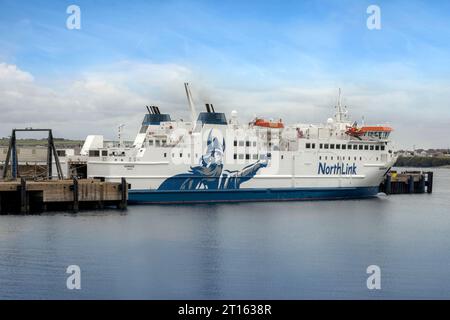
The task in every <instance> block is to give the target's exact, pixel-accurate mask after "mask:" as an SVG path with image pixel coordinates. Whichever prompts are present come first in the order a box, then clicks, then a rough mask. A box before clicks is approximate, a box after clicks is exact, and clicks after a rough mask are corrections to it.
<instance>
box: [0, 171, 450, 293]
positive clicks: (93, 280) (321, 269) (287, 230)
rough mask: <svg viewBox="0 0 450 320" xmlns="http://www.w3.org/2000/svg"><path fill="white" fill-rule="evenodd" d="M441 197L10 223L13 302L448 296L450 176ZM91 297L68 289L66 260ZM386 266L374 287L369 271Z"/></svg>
mask: <svg viewBox="0 0 450 320" xmlns="http://www.w3.org/2000/svg"><path fill="white" fill-rule="evenodd" d="M434 190H435V192H434V193H433V194H432V195H428V194H425V195H413V196H410V195H401V196H390V197H380V198H376V199H370V200H358V201H327V202H297V203H295V202H292V203H252V204H233V205H230V204H226V205H195V206H193V205H191V206H135V207H130V208H129V209H128V211H127V212H126V213H120V212H118V211H103V212H100V213H99V212H87V213H82V214H78V215H71V214H61V213H60V214H53V215H43V216H25V217H24V216H0V298H3V299H5V298H6V299H22V298H32V299H47V298H57V299H78V298H88V299H91V298H102V299H103V298H113V299H116V298H117V299H122V298H126V299H128V298H138V299H259V298H261V299H304V298H332V299H333V298H390V299H391V298H447V299H448V298H450V211H449V208H450V197H449V196H450V169H437V170H435V188H434ZM72 264H76V265H79V266H80V268H81V286H82V288H81V290H78V291H77V290H74V291H70V290H67V289H66V277H67V276H68V275H67V274H66V273H65V271H66V268H67V266H68V265H72ZM372 264H376V265H379V266H380V267H381V270H382V284H381V285H382V289H381V290H379V291H369V290H368V289H367V287H366V279H367V277H368V275H367V274H366V268H367V266H369V265H372Z"/></svg>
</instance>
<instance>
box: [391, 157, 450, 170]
mask: <svg viewBox="0 0 450 320" xmlns="http://www.w3.org/2000/svg"><path fill="white" fill-rule="evenodd" d="M448 165H450V157H416V156H414V157H398V159H397V162H396V163H395V167H419V168H423V167H441V166H448Z"/></svg>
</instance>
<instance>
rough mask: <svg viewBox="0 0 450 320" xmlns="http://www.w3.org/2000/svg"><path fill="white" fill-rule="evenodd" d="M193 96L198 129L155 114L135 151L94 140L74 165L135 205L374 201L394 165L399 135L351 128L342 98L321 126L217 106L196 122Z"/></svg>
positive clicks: (151, 109)
mask: <svg viewBox="0 0 450 320" xmlns="http://www.w3.org/2000/svg"><path fill="white" fill-rule="evenodd" d="M185 90H186V95H187V101H188V105H189V109H190V114H191V119H190V121H183V120H178V121H176V120H173V119H172V117H171V115H170V114H168V113H161V111H160V108H159V107H157V106H148V107H147V113H146V114H145V116H144V119H143V121H142V125H141V128H140V130H139V132H138V133H137V135H136V138H135V140H134V143H133V144H132V145H129V146H126V145H124V143H123V142H122V139H120V138H119V143H118V144H117V145H114V146H109V145H107V144H106V143H105V142H104V139H103V137H102V136H95V135H93V136H88V137H87V139H86V141H85V143H84V145H83V148H82V150H81V156H78V157H77V156H73V157H72V160H73V161H80V157H82V158H83V157H84V158H83V159H84V160H83V161H86V163H87V177H88V178H102V179H105V180H106V181H113V182H114V181H120V180H121V178H122V177H124V178H126V180H127V182H128V183H129V185H130V189H129V203H130V204H138V203H148V204H154V203H216V202H239V201H287V200H318V199H357V198H368V197H374V196H376V195H377V194H378V191H379V185H380V183H381V182H382V181H383V178H384V176H385V175H386V173H387V172H388V171H389V170H390V168H391V167H392V165H393V163H394V162H395V160H396V159H395V156H394V151H393V145H392V143H391V141H390V134H391V132H392V128H391V127H389V126H385V125H374V126H367V125H361V126H358V124H357V123H356V122H352V121H350V120H349V119H348V112H347V108H346V107H344V106H342V104H341V99H340V95H341V94H340V90H339V99H338V103H337V106H336V107H335V108H336V112H335V115H334V117H332V118H329V119H328V120H327V121H326V123H325V124H318V125H313V124H301V123H294V124H285V123H284V122H283V121H282V120H281V119H279V120H273V119H264V118H261V117H258V118H255V119H253V120H252V121H250V122H240V121H239V119H238V115H237V112H236V111H232V112H231V114H230V116H229V117H227V116H226V115H225V114H224V113H222V112H220V111H216V110H215V108H214V106H213V104H206V105H205V110H204V111H202V112H199V113H197V110H196V106H195V104H194V101H193V98H192V94H191V91H190V89H189V85H188V84H187V83H186V84H185ZM119 136H120V135H119ZM69 161H70V159H69Z"/></svg>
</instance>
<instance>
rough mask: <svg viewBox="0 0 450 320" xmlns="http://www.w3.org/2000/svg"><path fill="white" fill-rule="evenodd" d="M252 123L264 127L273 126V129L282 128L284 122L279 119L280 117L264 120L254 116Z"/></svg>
mask: <svg viewBox="0 0 450 320" xmlns="http://www.w3.org/2000/svg"><path fill="white" fill-rule="evenodd" d="M252 124H253V125H254V126H257V127H264V128H274V129H282V128H284V124H283V122H282V121H281V119H280V120H278V121H269V120H265V119H259V118H256V119H255V120H254V121H253V123H252Z"/></svg>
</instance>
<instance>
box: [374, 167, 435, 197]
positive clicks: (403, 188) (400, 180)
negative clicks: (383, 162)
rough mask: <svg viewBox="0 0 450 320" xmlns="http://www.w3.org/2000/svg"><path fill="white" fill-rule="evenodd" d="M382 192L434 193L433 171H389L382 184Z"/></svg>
mask: <svg viewBox="0 0 450 320" xmlns="http://www.w3.org/2000/svg"><path fill="white" fill-rule="evenodd" d="M380 192H384V193H386V194H408V193H409V194H414V193H432V192H433V172H431V171H430V172H421V171H404V172H401V173H398V172H396V171H392V172H389V173H388V174H387V175H386V177H385V179H384V182H383V183H382V184H381V185H380Z"/></svg>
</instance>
